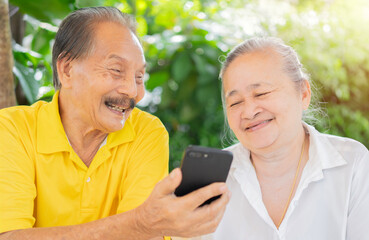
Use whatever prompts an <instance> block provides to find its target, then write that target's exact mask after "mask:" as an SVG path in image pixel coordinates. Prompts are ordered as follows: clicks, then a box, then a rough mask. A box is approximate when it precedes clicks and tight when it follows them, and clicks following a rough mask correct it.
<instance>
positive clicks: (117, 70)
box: [109, 68, 122, 73]
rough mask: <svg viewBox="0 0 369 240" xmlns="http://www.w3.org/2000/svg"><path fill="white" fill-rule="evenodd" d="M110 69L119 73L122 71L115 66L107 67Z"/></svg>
mask: <svg viewBox="0 0 369 240" xmlns="http://www.w3.org/2000/svg"><path fill="white" fill-rule="evenodd" d="M109 70H110V71H113V72H115V73H121V72H122V71H121V70H119V69H116V68H109Z"/></svg>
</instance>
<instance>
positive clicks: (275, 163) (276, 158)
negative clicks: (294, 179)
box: [251, 127, 308, 179]
mask: <svg viewBox="0 0 369 240" xmlns="http://www.w3.org/2000/svg"><path fill="white" fill-rule="evenodd" d="M303 144H307V145H305V148H304V153H303V159H305V160H307V158H306V156H307V152H308V135H307V134H306V133H305V129H304V128H303V127H301V130H300V131H298V133H297V134H296V137H294V138H293V140H291V141H290V143H289V144H284V146H282V147H279V148H277V149H275V150H274V151H268V152H265V151H259V152H251V160H252V163H253V165H254V167H255V170H256V173H257V175H258V177H263V178H271V179H276V178H280V177H283V176H286V175H290V174H291V173H294V172H295V171H296V167H297V164H298V162H299V159H300V156H301V151H302V148H303V147H302V146H303ZM304 156H305V157H304ZM302 162H304V161H302ZM303 165H305V164H303Z"/></svg>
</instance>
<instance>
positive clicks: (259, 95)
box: [255, 92, 270, 97]
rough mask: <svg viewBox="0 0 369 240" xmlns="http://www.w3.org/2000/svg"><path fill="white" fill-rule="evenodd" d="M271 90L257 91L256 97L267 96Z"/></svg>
mask: <svg viewBox="0 0 369 240" xmlns="http://www.w3.org/2000/svg"><path fill="white" fill-rule="evenodd" d="M269 93H270V92H263V93H256V94H255V97H261V96H265V95H267V94H269Z"/></svg>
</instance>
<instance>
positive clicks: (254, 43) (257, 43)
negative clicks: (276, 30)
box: [219, 37, 322, 135]
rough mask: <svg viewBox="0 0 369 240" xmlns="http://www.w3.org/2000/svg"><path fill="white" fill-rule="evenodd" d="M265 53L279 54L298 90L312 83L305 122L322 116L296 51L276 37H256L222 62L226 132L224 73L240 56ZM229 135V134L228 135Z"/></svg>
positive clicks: (237, 48)
mask: <svg viewBox="0 0 369 240" xmlns="http://www.w3.org/2000/svg"><path fill="white" fill-rule="evenodd" d="M263 51H273V52H275V53H277V54H279V55H280V56H281V57H282V61H283V70H284V71H285V72H286V74H287V75H288V76H289V77H290V79H291V80H292V81H293V82H294V83H295V86H296V90H297V91H302V88H303V87H304V86H305V85H304V81H305V80H306V81H308V82H309V83H310V86H311V89H312V104H310V107H309V109H308V110H306V111H304V113H303V120H304V121H307V122H310V123H312V122H315V121H316V117H315V115H317V114H318V115H319V114H322V111H321V110H320V107H319V106H318V103H317V101H315V100H316V97H315V95H314V91H313V90H314V89H315V87H314V86H313V85H312V83H311V80H310V76H309V74H307V72H306V70H305V69H304V68H303V66H302V64H301V62H300V59H299V57H298V55H297V53H296V51H295V50H294V49H293V48H292V47H290V46H288V45H286V44H285V43H284V42H283V41H282V40H281V39H279V38H275V37H256V38H251V39H248V40H245V41H244V42H242V43H240V44H239V45H237V46H236V47H235V48H233V49H232V50H231V51H230V52H229V53H228V55H227V57H226V58H225V60H224V61H221V63H222V68H221V70H220V74H219V77H220V79H221V80H222V92H221V95H222V103H223V110H224V115H225V125H226V132H227V131H229V126H228V122H227V114H226V104H225V97H224V88H223V77H224V73H225V72H226V71H227V68H228V67H229V65H230V64H231V63H232V62H233V61H234V60H235V59H236V58H237V57H239V56H242V55H244V54H250V53H254V52H263ZM226 135H227V133H226Z"/></svg>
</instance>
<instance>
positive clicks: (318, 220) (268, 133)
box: [202, 38, 369, 240]
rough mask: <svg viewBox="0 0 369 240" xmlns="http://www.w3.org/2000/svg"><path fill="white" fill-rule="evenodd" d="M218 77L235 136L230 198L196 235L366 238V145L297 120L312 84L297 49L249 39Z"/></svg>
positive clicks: (368, 205) (368, 185)
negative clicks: (207, 229)
mask: <svg viewBox="0 0 369 240" xmlns="http://www.w3.org/2000/svg"><path fill="white" fill-rule="evenodd" d="M220 76H221V79H222V83H223V102H224V107H225V112H226V117H227V120H228V124H229V126H230V128H231V130H232V131H233V133H234V134H235V135H236V137H237V139H238V140H239V143H237V144H235V145H233V146H231V147H229V148H228V150H229V151H231V152H233V155H234V160H233V163H232V167H231V170H230V174H229V177H228V179H227V185H228V187H229V189H230V191H231V192H232V198H231V200H230V202H229V204H228V206H227V209H226V212H225V215H224V217H223V219H222V221H221V223H220V225H219V226H218V228H217V230H216V232H215V233H214V234H212V235H210V236H204V237H202V239H221V240H228V239H232V240H237V239H242V240H244V239H247V240H252V239H255V240H263V239H268V240H269V239H286V240H296V239H298V240H303V239H309V240H310V239H314V240H340V239H355V240H358V239H369V231H368V229H369V152H368V150H367V149H366V148H365V147H364V146H363V145H362V144H360V143H359V142H357V141H354V140H352V139H348V138H342V137H337V136H331V135H326V134H322V133H319V132H318V131H317V130H315V129H314V127H312V126H310V125H308V124H306V123H304V122H303V121H302V117H303V113H304V111H305V110H307V109H308V107H309V104H310V98H311V88H310V83H309V78H308V76H307V74H305V73H304V71H303V68H302V65H301V63H300V62H299V59H298V56H297V54H296V52H295V51H294V50H293V49H292V48H291V47H289V46H286V45H285V44H284V43H283V42H282V41H281V40H279V39H275V38H254V39H250V40H247V41H245V42H243V43H241V44H240V45H238V46H237V47H235V48H234V49H233V50H232V51H231V52H230V53H229V54H228V56H227V58H226V60H225V62H224V63H223V67H222V71H221V74H220Z"/></svg>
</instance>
